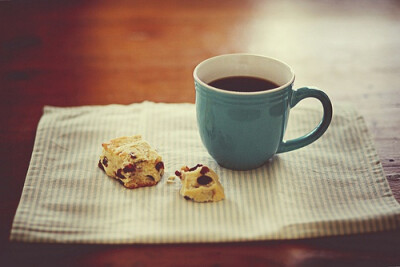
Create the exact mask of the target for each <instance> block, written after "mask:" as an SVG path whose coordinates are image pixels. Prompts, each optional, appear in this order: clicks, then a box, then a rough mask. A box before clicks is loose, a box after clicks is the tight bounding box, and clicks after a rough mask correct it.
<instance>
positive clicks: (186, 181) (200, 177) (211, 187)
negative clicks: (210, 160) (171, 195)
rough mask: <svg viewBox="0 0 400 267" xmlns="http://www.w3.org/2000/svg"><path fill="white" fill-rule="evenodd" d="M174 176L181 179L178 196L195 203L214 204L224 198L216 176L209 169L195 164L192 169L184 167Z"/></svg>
mask: <svg viewBox="0 0 400 267" xmlns="http://www.w3.org/2000/svg"><path fill="white" fill-rule="evenodd" d="M175 174H176V175H177V176H178V177H179V178H180V179H181V182H182V187H181V190H180V194H181V195H182V196H183V197H184V198H185V199H187V200H193V201H195V202H215V201H220V200H223V199H224V198H225V193H224V188H223V187H222V185H221V183H220V181H219V177H218V175H217V174H216V173H215V172H214V171H213V170H212V169H210V168H209V167H207V166H204V165H202V164H197V165H196V166H195V167H193V168H189V167H187V166H184V167H182V168H181V170H180V171H176V172H175Z"/></svg>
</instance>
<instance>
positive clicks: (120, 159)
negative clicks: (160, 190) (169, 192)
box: [98, 135, 164, 189]
mask: <svg viewBox="0 0 400 267" xmlns="http://www.w3.org/2000/svg"><path fill="white" fill-rule="evenodd" d="M102 147H103V151H102V153H101V155H100V159H99V163H98V166H99V168H100V169H102V170H103V171H104V172H105V173H106V174H107V175H108V176H110V177H112V178H114V179H117V180H118V181H119V182H120V183H121V184H122V185H123V186H125V187H126V188H130V189H133V188H138V187H144V186H153V185H156V184H157V183H158V182H159V181H160V180H161V177H162V175H163V174H164V163H163V161H162V158H161V156H160V155H159V154H158V153H157V152H156V151H155V150H154V149H153V148H152V147H151V146H150V145H149V143H148V142H146V141H145V140H143V139H142V136H141V135H134V136H123V137H118V138H115V139H112V140H110V141H108V142H105V143H103V144H102Z"/></svg>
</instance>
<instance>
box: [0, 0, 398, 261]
mask: <svg viewBox="0 0 400 267" xmlns="http://www.w3.org/2000/svg"><path fill="white" fill-rule="evenodd" d="M233 52H250V53H257V54H264V55H267V56H272V57H276V58H279V59H281V60H283V61H285V62H287V63H288V64H289V65H291V66H292V67H293V68H294V70H295V72H296V76H297V78H296V86H297V87H300V86H304V85H313V86H317V87H319V88H321V89H323V90H324V91H325V92H326V93H327V94H328V95H329V96H330V97H331V100H332V102H333V103H334V105H335V103H344V102H347V103H351V104H352V105H354V106H355V107H357V108H358V110H359V112H360V113H361V114H363V115H364V117H365V119H366V122H367V124H368V127H369V129H370V132H371V134H372V136H373V138H374V141H375V144H376V148H377V151H378V154H379V156H380V159H381V162H382V165H383V168H384V170H385V173H386V176H387V179H388V181H389V184H390V186H391V188H392V190H393V193H394V195H395V197H396V199H397V200H398V201H399V200H400V142H399V133H400V1H395V0H392V1H390V0H382V1H374V0H365V1H361V0H360V1H356V0H354V1H344V0H343V1H335V0H323V1H317V0H315V1H313V0H306V1H287V0H284V1H272V0H265V1H264V0H231V1H230V0H220V1H217V0H205V1H185V0H166V1H161V0H160V1H156V0H142V1H123V0H118V1H22V2H21V1H0V101H1V102H0V110H1V113H0V152H1V153H0V170H1V179H0V183H1V186H0V197H1V198H0V209H1V210H0V214H1V215H0V216H1V221H0V245H1V252H0V256H1V262H0V265H1V266H24V265H26V266H57V265H58V266H73V265H75V266H155V265H156V264H157V265H162V266H165V265H167V266H188V265H196V266H390V265H400V232H399V231H392V232H385V233H376V234H370V235H355V236H346V237H332V238H317V239H308V240H289V241H266V242H249V243H227V244H188V245H182V244H173V245H172V244H171V245H137V244H136V245H129V246H118V245H116V246H107V245H62V244H57V245H54V244H53V245H52V244H20V243H9V241H8V237H9V233H10V229H11V223H12V219H13V216H14V214H15V210H16V208H17V205H18V201H19V198H20V195H21V192H22V188H23V184H24V179H25V175H26V171H27V168H28V166H29V160H30V156H31V152H32V147H33V142H34V138H35V131H36V126H37V123H38V120H39V118H40V116H41V114H42V108H43V106H44V105H56V106H78V105H92V104H96V105H97V104H110V103H121V104H128V103H133V102H141V101H143V100H151V101H155V102H171V103H172V102H194V89H193V81H192V71H193V68H194V66H195V65H196V64H197V63H199V62H200V61H202V60H204V59H206V58H208V57H211V56H214V55H219V54H224V53H233ZM1 263H3V265H2V264H1Z"/></svg>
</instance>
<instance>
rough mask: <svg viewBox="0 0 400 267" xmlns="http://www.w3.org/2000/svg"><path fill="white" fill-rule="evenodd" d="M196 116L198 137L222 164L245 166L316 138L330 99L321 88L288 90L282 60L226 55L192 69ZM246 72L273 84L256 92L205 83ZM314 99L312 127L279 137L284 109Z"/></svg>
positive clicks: (288, 73) (290, 78) (288, 72)
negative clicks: (316, 113)
mask: <svg viewBox="0 0 400 267" xmlns="http://www.w3.org/2000/svg"><path fill="white" fill-rule="evenodd" d="M193 76H194V83H195V89H196V115H197V124H198V128H199V132H200V137H201V140H202V142H203V144H204V146H205V147H206V149H207V150H208V153H209V154H210V155H211V156H212V157H213V158H214V159H215V160H216V161H217V162H218V164H219V165H221V166H222V167H225V168H228V169H233V170H250V169H254V168H257V167H259V166H261V165H263V164H264V163H265V162H267V161H268V160H269V159H270V158H271V157H273V155H274V154H277V153H282V152H287V151H291V150H295V149H298V148H301V147H304V146H307V145H309V144H311V143H312V142H314V141H315V140H317V139H318V138H319V137H321V136H322V135H323V133H324V132H325V131H326V130H327V128H328V126H329V124H330V122H331V119H332V104H331V101H330V100H329V97H328V96H327V95H326V94H325V93H324V92H322V91H321V90H318V89H315V88H310V87H303V88H299V89H297V90H293V89H292V86H293V82H294V77H295V75H294V73H293V71H292V69H291V68H290V67H289V66H288V65H287V64H285V63H283V62H281V61H278V60H276V59H273V58H269V57H265V56H260V55H252V54H227V55H221V56H216V57H213V58H209V59H207V60H205V61H203V62H201V63H200V64H198V65H197V66H196V68H195V70H194V72H193ZM230 76H251V77H258V78H262V79H267V80H270V81H272V82H274V83H276V84H277V85H278V86H279V87H277V88H274V89H271V90H266V91H257V92H236V91H227V90H223V89H218V88H215V87H213V86H210V85H209V83H210V82H212V81H214V80H217V79H220V78H224V77H230ZM308 97H312V98H316V99H318V100H319V101H320V102H321V103H322V107H323V111H324V113H323V117H322V119H321V121H320V123H319V124H318V126H316V128H315V129H314V130H312V131H311V132H310V133H308V134H306V135H304V136H302V137H299V138H297V139H293V140H288V141H286V140H283V137H284V134H285V130H286V126H287V122H288V117H289V112H290V109H291V108H292V107H294V106H295V105H296V104H297V103H298V102H299V101H300V100H302V99H304V98H308Z"/></svg>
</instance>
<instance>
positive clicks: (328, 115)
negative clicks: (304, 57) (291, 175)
mask: <svg viewBox="0 0 400 267" xmlns="http://www.w3.org/2000/svg"><path fill="white" fill-rule="evenodd" d="M308 97H313V98H316V99H318V100H319V101H320V102H321V103H322V107H323V109H324V115H323V117H322V120H321V121H320V123H319V124H318V126H317V127H315V128H314V130H312V131H311V132H309V133H308V134H306V135H304V136H302V137H299V138H296V139H292V140H288V141H284V140H282V141H281V143H280V145H279V147H278V151H277V152H276V153H283V152H288V151H291V150H295V149H299V148H301V147H304V146H307V145H309V144H311V143H312V142H314V141H315V140H317V139H318V138H320V137H321V136H322V135H323V134H324V133H325V131H326V130H327V129H328V126H329V124H330V123H331V120H332V103H331V101H330V99H329V97H328V96H327V95H326V94H325V93H324V92H322V91H320V90H318V89H315V88H310V87H302V88H299V89H297V90H295V91H293V94H292V97H291V100H290V103H289V105H290V107H291V108H292V107H294V106H296V104H297V103H299V102H300V100H303V99H304V98H308Z"/></svg>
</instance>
